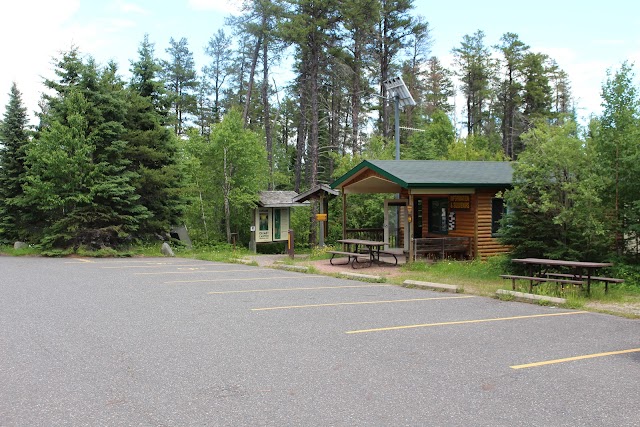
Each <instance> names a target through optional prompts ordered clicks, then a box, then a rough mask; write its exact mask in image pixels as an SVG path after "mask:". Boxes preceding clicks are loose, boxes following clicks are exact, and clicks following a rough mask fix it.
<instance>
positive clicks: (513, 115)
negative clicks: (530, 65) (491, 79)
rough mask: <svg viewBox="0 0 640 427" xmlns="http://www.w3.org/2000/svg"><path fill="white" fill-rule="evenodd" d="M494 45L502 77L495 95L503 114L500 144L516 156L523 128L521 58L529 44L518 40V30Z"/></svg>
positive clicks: (522, 62)
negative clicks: (499, 60) (499, 52)
mask: <svg viewBox="0 0 640 427" xmlns="http://www.w3.org/2000/svg"><path fill="white" fill-rule="evenodd" d="M500 41H501V44H500V45H498V46H496V48H497V49H499V50H500V51H501V52H502V55H503V61H502V68H503V70H504V78H503V80H502V81H501V82H500V88H499V94H498V99H499V103H500V109H501V110H502V117H501V119H502V120H501V121H500V127H501V131H502V148H503V150H504V153H505V155H506V156H507V157H509V158H510V159H515V157H516V153H517V150H518V149H519V138H520V134H521V133H522V132H523V131H524V126H523V123H522V108H521V107H522V103H523V100H522V91H523V89H524V84H523V73H524V67H525V65H524V58H525V55H526V53H527V51H528V50H529V46H527V45H525V44H524V43H523V42H522V41H520V39H519V37H518V35H517V34H514V33H506V34H504V35H503V36H502V37H501V39H500Z"/></svg>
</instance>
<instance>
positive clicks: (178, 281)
mask: <svg viewBox="0 0 640 427" xmlns="http://www.w3.org/2000/svg"><path fill="white" fill-rule="evenodd" d="M243 271H245V270H243ZM305 277H325V276H305ZM274 279H278V280H282V279H298V280H300V277H298V276H279V277H243V278H239V279H200V280H170V281H168V282H163V283H210V282H211V283H213V282H251V281H254V280H274Z"/></svg>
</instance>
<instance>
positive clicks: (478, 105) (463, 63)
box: [453, 30, 495, 135]
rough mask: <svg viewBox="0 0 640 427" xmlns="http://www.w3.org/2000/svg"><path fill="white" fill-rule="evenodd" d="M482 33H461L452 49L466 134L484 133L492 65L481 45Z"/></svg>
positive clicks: (488, 114) (493, 70) (493, 68)
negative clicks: (461, 97)
mask: <svg viewBox="0 0 640 427" xmlns="http://www.w3.org/2000/svg"><path fill="white" fill-rule="evenodd" d="M484 37H485V35H484V32H482V31H480V30H478V31H476V32H475V33H474V34H473V35H472V36H469V35H465V36H464V37H463V38H462V43H461V44H460V47H457V48H455V49H453V54H454V58H455V63H456V65H457V66H458V70H457V73H458V76H459V77H460V80H461V81H462V91H463V93H464V96H465V99H466V113H467V120H466V125H467V133H468V134H469V135H486V134H487V126H488V123H487V122H488V121H489V117H490V112H489V105H490V101H491V95H492V93H491V82H492V80H493V77H494V72H495V64H494V62H493V60H492V59H491V54H490V52H489V49H488V48H487V47H486V46H485V44H484Z"/></svg>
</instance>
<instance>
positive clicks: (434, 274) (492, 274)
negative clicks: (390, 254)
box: [394, 257, 510, 296]
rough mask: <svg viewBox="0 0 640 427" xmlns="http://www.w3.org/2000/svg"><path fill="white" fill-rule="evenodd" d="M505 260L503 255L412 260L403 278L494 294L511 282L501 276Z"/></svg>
mask: <svg viewBox="0 0 640 427" xmlns="http://www.w3.org/2000/svg"><path fill="white" fill-rule="evenodd" d="M503 263H504V260H503V259H502V258H501V257H494V258H489V260H487V261H479V260H474V261H448V260H446V261H439V262H434V263H428V262H421V261H417V262H411V263H408V264H406V265H404V266H403V267H402V271H403V274H402V277H401V279H400V282H402V281H404V280H418V281H426V282H435V283H445V284H450V285H462V286H464V289H465V293H473V294H477V295H487V296H493V295H495V293H496V291H497V290H498V289H501V288H504V286H505V283H510V282H506V281H504V280H502V279H500V278H499V275H500V274H502V272H503V271H504V270H503V268H502V265H503ZM396 280H397V279H394V282H396Z"/></svg>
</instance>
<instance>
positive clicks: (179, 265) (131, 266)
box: [100, 262, 202, 269]
mask: <svg viewBox="0 0 640 427" xmlns="http://www.w3.org/2000/svg"><path fill="white" fill-rule="evenodd" d="M159 267H162V268H166V267H180V268H184V267H202V264H180V263H178V264H169V263H166V262H156V263H148V264H146V265H110V266H108V267H100V268H105V269H108V268H159Z"/></svg>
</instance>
